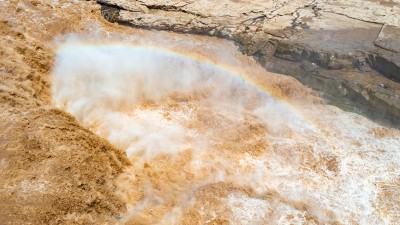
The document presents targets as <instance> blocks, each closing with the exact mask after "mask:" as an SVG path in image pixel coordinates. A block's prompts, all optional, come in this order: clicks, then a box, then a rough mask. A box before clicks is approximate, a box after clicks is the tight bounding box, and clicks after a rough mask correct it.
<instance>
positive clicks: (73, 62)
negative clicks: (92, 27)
mask: <svg viewBox="0 0 400 225" xmlns="http://www.w3.org/2000/svg"><path fill="white" fill-rule="evenodd" d="M191 38H192V37H190V36H187V35H186V36H182V37H179V38H177V37H176V36H174V37H173V38H172V37H168V35H164V36H163V37H162V39H163V40H164V41H163V42H162V43H161V44H162V45H163V46H164V47H160V44H159V45H157V44H154V42H153V43H150V42H149V43H143V42H141V43H132V41H123V42H118V43H115V42H114V43H111V42H110V41H107V40H97V42H83V41H80V40H79V39H78V40H75V41H72V42H71V41H66V42H65V43H62V44H61V46H60V48H59V51H58V54H57V59H56V66H55V68H54V72H53V73H54V76H53V79H54V82H53V84H54V85H53V95H54V99H55V102H56V104H57V106H59V107H60V108H63V109H66V110H67V111H68V112H70V113H71V114H73V115H75V116H76V117H77V118H78V120H79V121H81V122H82V123H83V124H84V125H85V126H87V127H89V128H90V129H91V130H93V131H94V132H96V133H97V134H99V135H100V136H103V137H106V138H108V139H109V140H110V142H111V143H113V144H114V145H116V146H118V147H119V148H121V149H124V150H125V151H126V153H127V155H128V157H129V158H130V160H131V161H132V166H131V167H130V168H128V169H127V171H126V172H125V173H124V174H123V175H122V176H121V177H120V178H119V180H118V195H119V196H120V197H121V198H123V199H124V200H125V201H126V202H127V205H128V206H127V211H126V213H125V214H124V215H123V217H122V218H121V219H120V220H119V221H118V222H120V223H125V222H126V223H129V224H137V223H140V224H208V223H210V224H225V223H226V224H321V223H329V224H330V223H338V224H354V223H359V224H393V223H394V222H395V221H399V220H400V217H399V215H400V209H399V205H400V202H399V200H397V198H396V196H398V194H400V172H399V168H400V167H399V166H400V165H399V164H400V153H399V146H400V132H399V131H397V130H392V129H388V128H384V127H381V126H379V125H376V124H374V123H372V122H371V121H369V120H367V119H365V118H363V117H361V116H359V115H355V114H352V113H347V112H343V111H341V110H339V109H337V108H335V107H331V106H326V105H324V104H322V103H321V100H319V98H318V97H316V96H314V95H313V94H312V93H311V92H310V90H308V89H307V88H305V87H303V86H302V85H301V84H299V83H298V82H296V81H295V80H293V79H291V78H289V77H284V76H280V75H276V74H270V73H267V72H266V71H264V69H263V68H261V67H260V66H259V65H258V64H257V63H256V62H255V61H254V60H252V59H249V58H247V57H246V56H243V55H240V54H238V53H237V52H236V49H235V47H234V46H233V45H231V44H230V43H229V42H223V43H222V44H221V41H215V39H212V38H209V39H207V38H205V39H196V41H193V39H191ZM166 43H167V45H166ZM165 46H168V47H165ZM177 46H179V48H177ZM199 46H201V47H200V48H199ZM221 49H223V50H224V51H222V53H221Z"/></svg>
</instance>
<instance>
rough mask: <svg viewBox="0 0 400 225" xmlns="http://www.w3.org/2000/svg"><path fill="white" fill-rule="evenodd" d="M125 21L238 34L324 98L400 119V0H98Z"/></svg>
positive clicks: (245, 46) (244, 46) (385, 119)
mask: <svg viewBox="0 0 400 225" xmlns="http://www.w3.org/2000/svg"><path fill="white" fill-rule="evenodd" d="M98 3H100V4H101V5H102V14H103V16H104V17H105V18H106V19H107V20H109V21H111V22H118V23H121V24H124V25H129V26H134V27H142V28H148V29H162V30H172V31H175V32H184V33H199V34H205V35H212V36H218V37H222V38H227V39H231V40H234V41H235V42H236V43H237V44H238V45H239V47H240V49H241V51H242V52H244V53H246V54H248V55H251V56H254V57H255V58H256V59H257V60H258V61H259V62H260V63H261V64H262V65H264V66H265V67H266V68H267V69H268V70H269V71H272V72H277V73H281V74H286V75H290V76H294V77H296V78H297V79H298V80H300V81H301V82H302V83H304V84H306V85H308V86H310V87H312V88H313V89H314V90H317V91H321V92H322V95H323V96H324V98H325V99H326V101H327V102H328V103H330V104H333V105H336V106H338V107H340V108H342V109H345V110H349V111H352V112H357V113H360V114H363V115H366V116H368V117H370V118H372V119H374V120H376V121H379V122H382V123H384V124H386V125H389V126H394V127H399V126H400V119H399V118H400V85H399V83H398V82H399V81H400V49H399V46H400V41H399V35H400V24H399V21H400V1H358V0H352V1H344V0H341V1H333V0H330V1H322V0H314V1H311V0H298V1H287V0H280V1H229V0H220V1H212V2H211V1H205V0H204V1H162V2H157V1H146V0H141V1H126V0H98Z"/></svg>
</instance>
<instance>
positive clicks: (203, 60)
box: [56, 43, 336, 150]
mask: <svg viewBox="0 0 400 225" xmlns="http://www.w3.org/2000/svg"><path fill="white" fill-rule="evenodd" d="M91 49H104V50H118V49H121V50H132V51H145V52H148V53H155V54H158V55H162V56H168V57H173V58H176V59H180V60H189V61H190V62H196V63H199V64H201V65H204V66H207V67H211V68H213V69H215V70H216V71H220V72H223V73H224V74H229V75H231V76H234V77H236V78H239V79H240V80H241V81H242V82H243V83H244V84H246V85H248V86H250V87H253V88H256V89H257V90H258V91H261V92H262V93H264V94H265V95H267V96H269V97H271V98H273V99H274V100H275V101H277V102H278V103H280V104H281V105H282V106H284V108H285V109H287V110H288V111H290V112H291V113H292V114H293V115H295V116H296V117H297V118H299V119H300V120H301V121H302V122H304V123H305V124H307V125H309V126H310V127H311V128H312V129H313V131H314V132H317V133H318V134H319V136H320V137H321V138H322V139H323V140H324V142H325V143H326V144H327V145H328V146H329V147H330V149H331V150H335V149H336V147H335V145H334V144H333V143H332V142H331V141H330V140H329V138H328V137H327V136H326V135H325V134H324V133H323V132H321V129H320V128H318V126H317V125H315V124H314V123H313V122H312V121H311V119H308V118H307V116H305V115H304V114H303V113H302V112H301V111H300V110H298V109H297V108H295V107H294V106H292V105H291V104H290V103H289V102H288V101H287V99H286V98H285V96H283V95H282V94H281V93H280V92H279V91H278V90H274V89H273V88H271V87H268V86H267V85H265V84H261V82H260V81H257V80H256V79H254V78H253V77H252V76H250V75H249V74H247V73H245V72H241V71H239V70H238V69H237V68H234V67H232V66H229V65H226V64H223V63H220V62H218V61H215V60H212V59H211V58H209V57H207V56H205V55H202V54H199V53H196V52H188V51H178V50H176V49H169V48H164V47H160V46H154V45H134V44H128V43H98V44H96V43H67V44H64V45H62V46H60V47H59V48H57V49H56V53H57V55H58V54H61V55H62V54H63V53H67V52H71V51H79V50H91Z"/></svg>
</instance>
